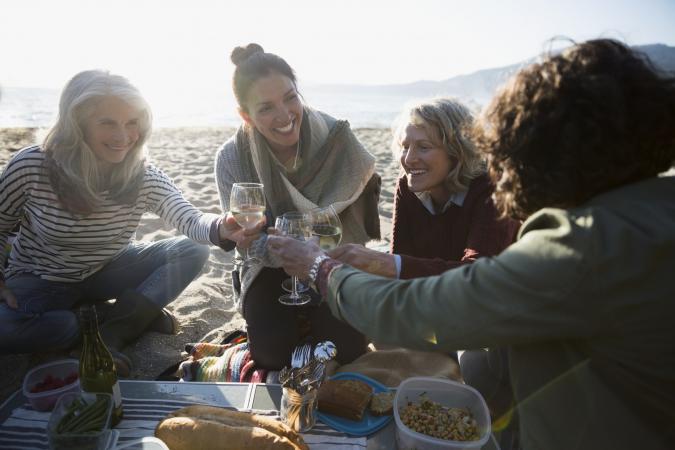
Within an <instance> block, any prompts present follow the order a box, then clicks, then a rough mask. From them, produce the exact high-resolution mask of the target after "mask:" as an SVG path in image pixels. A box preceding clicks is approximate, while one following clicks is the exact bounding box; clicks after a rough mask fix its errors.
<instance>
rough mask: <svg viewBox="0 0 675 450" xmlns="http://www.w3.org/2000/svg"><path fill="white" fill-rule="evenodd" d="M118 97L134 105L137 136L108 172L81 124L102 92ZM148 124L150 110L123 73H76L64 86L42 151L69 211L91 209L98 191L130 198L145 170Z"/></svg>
mask: <svg viewBox="0 0 675 450" xmlns="http://www.w3.org/2000/svg"><path fill="white" fill-rule="evenodd" d="M111 96H112V97H117V98H119V99H121V100H123V101H125V102H126V103H128V104H129V105H131V106H133V107H134V108H137V109H138V111H139V112H140V114H139V121H140V123H139V131H140V135H139V139H138V141H137V142H136V145H135V146H134V148H133V149H131V150H130V151H129V153H128V154H127V156H126V157H125V158H124V160H123V161H122V162H120V163H119V164H116V165H115V166H114V168H115V169H114V170H113V171H112V173H111V174H109V176H108V175H107V174H104V173H102V171H101V170H100V168H99V165H98V160H97V157H96V155H95V154H94V152H93V151H92V149H91V148H90V147H89V145H87V143H86V142H85V140H84V135H85V124H86V121H87V118H88V117H90V116H91V114H92V113H93V112H94V109H95V108H96V105H97V104H98V103H99V102H100V101H101V100H102V99H103V98H104V97H111ZM151 129H152V113H151V111H150V107H149V105H148V103H147V102H146V101H145V99H144V98H143V97H142V96H141V93H140V92H139V91H138V89H137V88H136V87H134V86H133V85H132V84H131V83H130V82H129V81H128V80H127V79H126V78H124V77H122V76H120V75H114V74H111V73H110V72H107V71H102V70H87V71H84V72H80V73H78V74H77V75H75V76H74V77H73V78H72V79H71V80H70V81H69V82H68V83H67V84H66V87H65V88H64V89H63V92H62V93H61V98H60V101H59V114H58V118H57V121H56V124H55V125H54V126H53V127H52V128H51V130H50V131H49V133H48V134H47V136H46V138H45V140H44V143H43V147H42V148H43V151H44V152H45V153H46V154H47V158H46V168H47V171H48V174H49V179H50V182H51V183H52V186H53V187H54V190H55V191H56V193H57V195H58V197H59V200H60V201H61V203H62V204H63V205H64V206H65V207H66V208H67V209H69V210H70V211H72V212H76V213H89V212H91V211H92V210H93V209H94V208H95V207H96V206H97V205H99V204H100V203H101V202H102V200H103V199H102V197H101V194H100V193H101V192H102V191H103V190H108V191H109V193H110V195H111V197H112V198H114V199H115V200H117V201H120V202H122V203H128V204H131V203H133V202H134V201H135V200H136V198H137V196H138V191H139V189H140V186H141V184H142V183H143V177H144V173H145V152H144V145H145V142H146V140H147V139H148V137H149V136H150V133H151Z"/></svg>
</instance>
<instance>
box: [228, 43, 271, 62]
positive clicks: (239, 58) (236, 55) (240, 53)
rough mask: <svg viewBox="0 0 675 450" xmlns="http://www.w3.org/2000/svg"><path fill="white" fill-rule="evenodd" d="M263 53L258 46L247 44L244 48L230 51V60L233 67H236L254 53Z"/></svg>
mask: <svg viewBox="0 0 675 450" xmlns="http://www.w3.org/2000/svg"><path fill="white" fill-rule="evenodd" d="M264 52H265V50H263V48H262V47H261V46H260V45H258V44H256V43H251V44H248V45H247V46H246V47H235V49H234V50H232V53H231V54H230V60H231V61H232V63H233V64H234V65H235V66H238V65H239V64H241V63H243V62H244V61H246V60H247V59H249V58H250V57H251V55H254V54H255V53H264Z"/></svg>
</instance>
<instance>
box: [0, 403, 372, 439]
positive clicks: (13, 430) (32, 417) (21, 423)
mask: <svg viewBox="0 0 675 450" xmlns="http://www.w3.org/2000/svg"><path fill="white" fill-rule="evenodd" d="M196 403H198V402H186V401H180V400H167V399H138V398H123V404H124V419H122V421H121V422H120V423H119V424H118V425H117V426H116V427H115V430H117V431H118V432H119V437H118V440H117V444H118V445H122V444H124V443H125V442H129V441H133V440H136V439H140V438H142V437H144V436H153V435H154V431H155V427H156V426H157V424H158V423H159V422H160V420H161V419H163V418H164V416H166V415H167V414H168V413H170V412H171V411H174V410H176V409H179V408H182V407H184V406H188V405H194V404H196ZM254 412H255V413H256V414H265V415H268V416H270V417H274V418H277V419H278V418H279V412H278V411H254ZM49 415H50V413H49V412H39V411H35V410H34V409H32V408H31V406H30V404H28V403H26V404H25V405H23V406H20V407H17V408H15V409H14V411H12V415H11V416H10V417H9V418H7V420H6V421H5V422H4V423H3V424H2V425H0V449H4V450H34V449H35V450H47V449H49V443H48V442H47V432H46V429H47V422H48V421H49ZM302 437H303V438H304V440H305V442H306V443H307V445H309V448H310V449H311V450H337V449H346V450H365V448H366V438H365V437H350V436H347V435H346V434H343V433H340V432H338V431H335V430H333V429H332V428H329V427H328V426H327V425H324V424H323V423H321V422H317V424H316V426H315V427H314V428H312V430H311V431H310V432H308V433H302Z"/></svg>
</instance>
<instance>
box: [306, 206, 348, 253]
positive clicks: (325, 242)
mask: <svg viewBox="0 0 675 450" xmlns="http://www.w3.org/2000/svg"><path fill="white" fill-rule="evenodd" d="M311 216H312V236H316V237H318V238H319V247H321V249H322V250H324V251H328V250H333V249H334V248H335V247H337V246H338V245H340V241H341V240H342V222H340V217H339V216H338V215H337V213H336V212H335V208H333V205H328V206H324V207H320V208H315V209H313V210H312V211H311Z"/></svg>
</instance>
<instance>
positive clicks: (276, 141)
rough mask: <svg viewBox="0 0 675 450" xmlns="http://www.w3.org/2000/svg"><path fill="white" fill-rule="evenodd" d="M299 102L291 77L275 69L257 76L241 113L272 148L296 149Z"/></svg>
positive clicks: (300, 116)
mask: <svg viewBox="0 0 675 450" xmlns="http://www.w3.org/2000/svg"><path fill="white" fill-rule="evenodd" d="M302 111H303V109H302V102H301V101H300V96H299V94H298V91H297V89H296V87H295V84H294V83H293V81H292V80H291V79H290V78H288V77H287V76H285V75H281V74H280V73H278V72H272V73H270V74H269V75H267V76H265V77H262V78H260V79H258V80H257V81H256V82H255V83H253V85H252V86H251V89H250V91H249V93H248V104H247V105H246V111H244V110H240V111H239V113H240V114H241V117H242V118H243V119H244V121H246V123H248V124H249V125H251V126H253V127H255V128H256V129H257V130H258V131H259V132H260V134H262V135H263V136H264V137H265V139H266V140H267V143H268V144H269V145H270V147H271V148H272V150H275V151H277V152H283V151H288V150H291V149H292V150H295V146H296V145H297V143H298V141H299V140H300V125H301V124H302Z"/></svg>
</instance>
